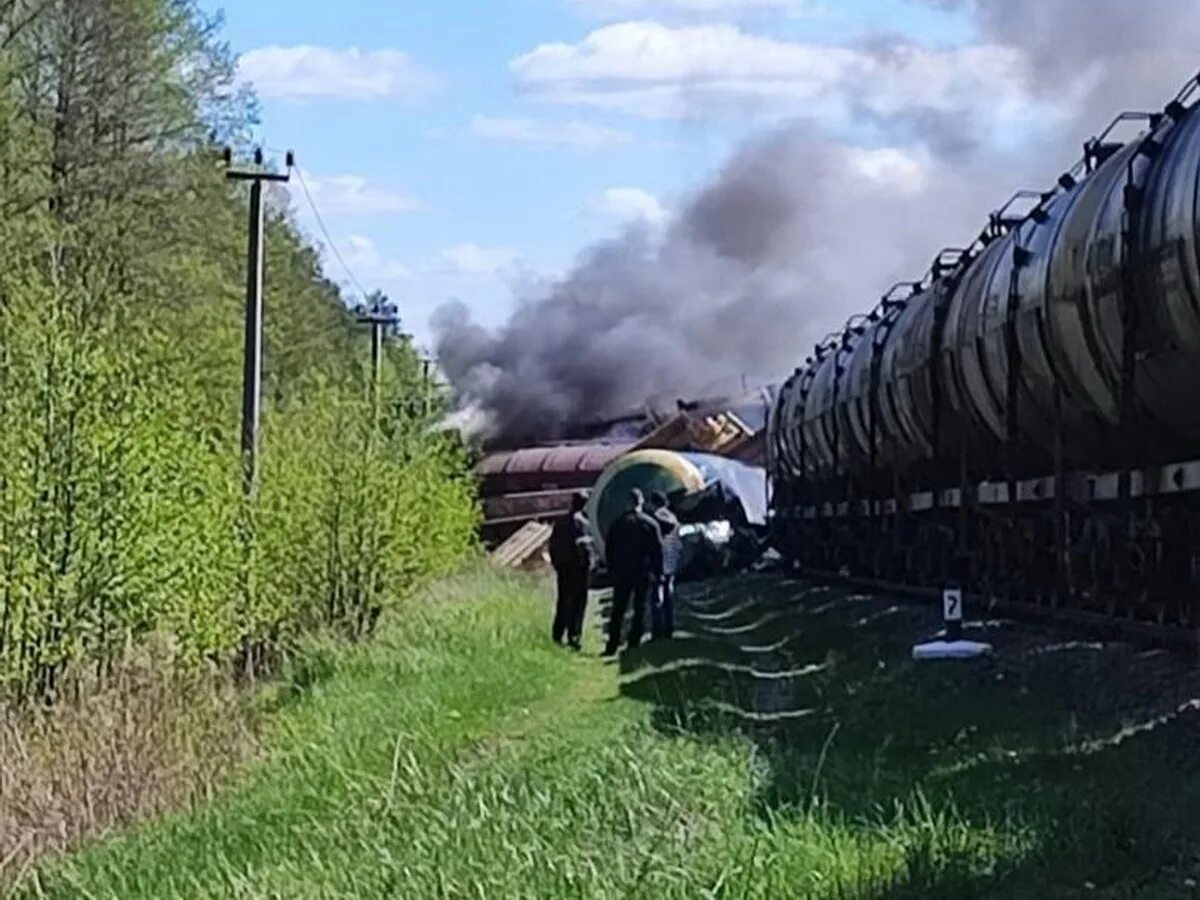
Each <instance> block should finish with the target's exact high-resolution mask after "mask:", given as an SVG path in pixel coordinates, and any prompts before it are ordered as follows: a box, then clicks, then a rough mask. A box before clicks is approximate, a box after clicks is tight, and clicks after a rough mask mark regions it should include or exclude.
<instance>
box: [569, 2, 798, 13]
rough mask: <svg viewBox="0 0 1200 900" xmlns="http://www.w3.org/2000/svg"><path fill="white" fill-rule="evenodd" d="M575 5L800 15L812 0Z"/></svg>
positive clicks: (623, 10)
mask: <svg viewBox="0 0 1200 900" xmlns="http://www.w3.org/2000/svg"><path fill="white" fill-rule="evenodd" d="M570 3H571V5H572V6H579V7H584V8H586V9H591V10H595V11H597V12H601V13H606V14H613V13H615V14H623V15H628V14H631V13H644V12H648V11H649V12H680V13H707V14H720V13H724V14H737V13H746V12H800V11H803V10H805V9H807V8H808V0H570Z"/></svg>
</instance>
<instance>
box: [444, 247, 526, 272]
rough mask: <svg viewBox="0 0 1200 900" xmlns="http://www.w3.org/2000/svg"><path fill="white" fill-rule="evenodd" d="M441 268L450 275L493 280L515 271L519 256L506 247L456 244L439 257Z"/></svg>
mask: <svg viewBox="0 0 1200 900" xmlns="http://www.w3.org/2000/svg"><path fill="white" fill-rule="evenodd" d="M441 261H442V266H443V268H444V269H445V270H446V271H448V272H449V273H450V274H452V275H459V276H465V277H468V278H493V277H499V276H504V275H511V274H514V273H515V272H516V271H517V268H518V265H519V263H520V256H519V254H518V253H517V252H516V251H515V250H512V249H510V248H508V247H483V246H480V245H479V244H473V243H465V244H458V245H457V246H454V247H451V248H450V249H448V250H446V251H444V252H443V253H442V255H441Z"/></svg>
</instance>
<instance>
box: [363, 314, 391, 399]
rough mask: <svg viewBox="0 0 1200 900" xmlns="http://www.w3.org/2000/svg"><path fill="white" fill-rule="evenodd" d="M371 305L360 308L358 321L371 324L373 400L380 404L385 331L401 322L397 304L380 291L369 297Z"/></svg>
mask: <svg viewBox="0 0 1200 900" xmlns="http://www.w3.org/2000/svg"><path fill="white" fill-rule="evenodd" d="M368 299H369V300H370V301H371V305H370V306H369V307H367V306H360V307H359V308H358V322H359V324H362V325H370V326H371V402H372V403H374V404H376V405H378V401H379V380H380V378H381V377H382V371H383V332H384V329H385V328H389V327H392V328H394V327H395V326H396V325H398V324H400V314H399V311H398V310H397V309H396V304H394V303H392V302H391V301H390V300H388V298H387V297H386V296H385V295H384V294H381V293H379V292H376V293H374V294H372V295H371V297H369V298H368Z"/></svg>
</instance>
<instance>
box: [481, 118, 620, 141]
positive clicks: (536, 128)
mask: <svg viewBox="0 0 1200 900" xmlns="http://www.w3.org/2000/svg"><path fill="white" fill-rule="evenodd" d="M471 133H472V134H474V135H476V136H477V137H483V138H489V139H491V140H498V141H515V142H517V143H524V144H548V145H559V146H566V147H605V146H614V145H618V144H628V143H629V142H630V141H632V140H633V138H632V136H631V135H629V134H628V133H626V132H624V131H618V130H616V129H614V128H606V127H604V126H602V125H589V124H588V123H586V122H541V121H538V120H536V119H512V118H497V117H493V116H476V117H475V118H474V119H472V120H471Z"/></svg>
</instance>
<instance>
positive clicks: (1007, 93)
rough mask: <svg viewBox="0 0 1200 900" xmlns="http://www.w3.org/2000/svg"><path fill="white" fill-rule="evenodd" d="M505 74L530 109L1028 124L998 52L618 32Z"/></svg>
mask: <svg viewBox="0 0 1200 900" xmlns="http://www.w3.org/2000/svg"><path fill="white" fill-rule="evenodd" d="M509 70H510V73H511V74H512V77H513V79H514V81H515V83H516V85H517V88H518V89H519V90H520V91H521V92H522V93H524V94H526V95H528V96H531V97H534V98H536V99H540V100H544V101H548V102H553V103H561V104H574V105H583V106H591V107H597V108H601V109H614V110H621V111H624V112H628V113H633V114H636V115H641V116H645V117H650V118H690V117H709V116H713V115H718V114H735V115H744V114H747V113H755V112H761V111H763V110H768V111H771V112H773V113H780V114H796V113H804V114H806V115H810V116H815V117H819V118H824V119H827V120H844V119H848V118H849V117H850V116H852V115H853V114H854V113H855V112H859V111H866V112H869V113H872V114H875V115H881V116H888V115H895V114H899V113H903V112H906V111H912V110H929V111H933V112H954V111H959V110H963V109H980V108H982V109H986V110H988V111H989V113H990V114H992V115H995V116H997V117H999V118H1002V119H1015V118H1020V117H1022V116H1029V115H1033V114H1034V110H1033V108H1032V107H1033V103H1032V101H1031V99H1030V96H1029V94H1028V92H1027V91H1026V89H1025V85H1026V84H1027V83H1028V80H1029V72H1028V69H1027V65H1026V63H1025V60H1024V57H1023V56H1022V55H1021V54H1020V53H1019V52H1018V51H1016V50H1013V49H1011V48H1005V47H999V46H967V47H959V48H950V49H930V48H926V47H920V46H916V45H903V44H902V45H889V46H887V47H885V48H876V49H869V48H863V47H838V46H831V45H826V44H817V43H804V42H799V41H785V40H778V39H775V38H771V37H764V36H760V35H754V34H750V33H748V32H746V31H744V30H742V29H741V28H739V27H737V26H735V25H728V24H722V25H689V26H678V27H672V26H669V25H664V24H661V23H657V22H621V23H618V24H614V25H608V26H605V27H603V28H600V29H597V30H595V31H593V32H592V33H590V34H589V35H587V36H586V37H585V38H584V39H583V40H582V41H580V42H578V43H575V44H565V43H553V44H542V45H540V46H538V47H536V48H534V49H533V50H532V51H530V52H529V53H526V54H524V55H523V56H519V57H517V58H515V59H513V60H512V61H511V62H510V63H509Z"/></svg>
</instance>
